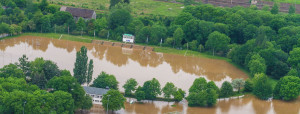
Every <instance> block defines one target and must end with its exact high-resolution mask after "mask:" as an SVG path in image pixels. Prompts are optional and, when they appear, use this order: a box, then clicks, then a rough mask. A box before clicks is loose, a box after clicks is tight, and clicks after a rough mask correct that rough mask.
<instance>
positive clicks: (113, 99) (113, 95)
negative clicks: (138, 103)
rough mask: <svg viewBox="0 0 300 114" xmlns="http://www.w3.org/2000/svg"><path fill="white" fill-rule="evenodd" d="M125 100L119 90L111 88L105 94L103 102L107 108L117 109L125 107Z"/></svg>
mask: <svg viewBox="0 0 300 114" xmlns="http://www.w3.org/2000/svg"><path fill="white" fill-rule="evenodd" d="M125 101H126V99H125V98H124V96H123V95H122V94H121V93H120V92H119V91H118V90H114V89H111V90H109V91H107V93H106V94H104V96H103V98H102V101H101V102H102V106H103V107H104V109H105V110H112V111H117V110H120V109H121V108H125V106H124V103H125ZM107 107H108V108H107Z"/></svg>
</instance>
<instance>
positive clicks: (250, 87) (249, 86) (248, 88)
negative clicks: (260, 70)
mask: <svg viewBox="0 0 300 114" xmlns="http://www.w3.org/2000/svg"><path fill="white" fill-rule="evenodd" d="M244 87H245V88H244V91H245V92H252V90H253V82H252V81H251V80H250V79H247V80H246V81H245V86H244Z"/></svg>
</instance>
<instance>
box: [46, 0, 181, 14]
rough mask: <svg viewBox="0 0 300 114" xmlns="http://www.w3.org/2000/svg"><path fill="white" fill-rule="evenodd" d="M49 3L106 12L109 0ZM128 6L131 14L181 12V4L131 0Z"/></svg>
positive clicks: (51, 0) (58, 0)
mask: <svg viewBox="0 0 300 114" xmlns="http://www.w3.org/2000/svg"><path fill="white" fill-rule="evenodd" d="M48 1H49V2H50V3H53V4H58V5H65V6H73V7H80V8H88V9H94V10H98V12H100V11H101V12H103V11H108V8H109V0H48ZM130 5H131V7H132V10H133V12H132V13H133V14H137V15H140V14H141V13H144V14H158V15H165V16H176V15H178V13H179V12H181V10H182V8H181V7H182V6H183V4H176V3H169V2H162V1H154V0H131V1H130Z"/></svg>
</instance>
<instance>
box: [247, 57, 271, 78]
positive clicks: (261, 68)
mask: <svg viewBox="0 0 300 114" xmlns="http://www.w3.org/2000/svg"><path fill="white" fill-rule="evenodd" d="M266 67H267V66H266V64H265V60H264V58H262V57H261V56H260V55H259V54H255V55H253V56H252V57H251V60H250V61H249V63H248V68H249V70H250V73H251V75H252V76H254V75H255V74H257V73H266Z"/></svg>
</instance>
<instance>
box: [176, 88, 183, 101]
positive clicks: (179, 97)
mask: <svg viewBox="0 0 300 114" xmlns="http://www.w3.org/2000/svg"><path fill="white" fill-rule="evenodd" d="M173 96H174V100H175V101H176V102H180V101H182V99H183V98H184V97H185V91H183V90H182V89H178V90H177V91H176V92H175V93H174V94H173Z"/></svg>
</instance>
